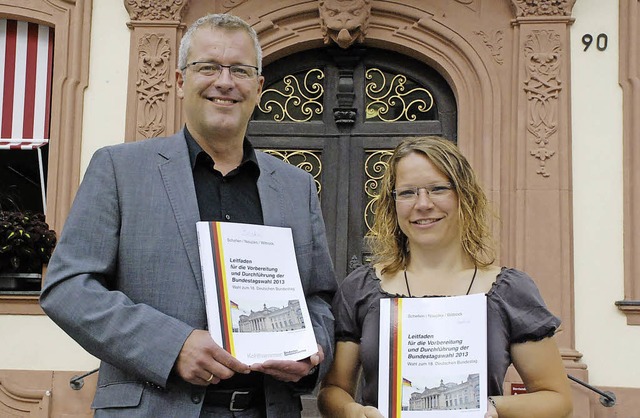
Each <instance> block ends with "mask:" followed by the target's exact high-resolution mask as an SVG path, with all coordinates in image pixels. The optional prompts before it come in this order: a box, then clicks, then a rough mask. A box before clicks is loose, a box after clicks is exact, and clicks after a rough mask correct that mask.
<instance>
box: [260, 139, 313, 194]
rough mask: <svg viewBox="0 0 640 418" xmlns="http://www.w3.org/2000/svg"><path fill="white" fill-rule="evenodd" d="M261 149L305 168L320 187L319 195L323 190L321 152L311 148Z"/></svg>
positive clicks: (286, 161)
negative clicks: (310, 149)
mask: <svg viewBox="0 0 640 418" xmlns="http://www.w3.org/2000/svg"><path fill="white" fill-rule="evenodd" d="M260 151H262V152H264V153H267V154H270V155H273V156H274V157H276V158H279V159H281V160H282V161H284V162H285V163H289V164H291V165H295V166H296V167H298V168H301V169H303V170H304V171H306V172H307V173H309V174H311V176H312V177H313V181H314V182H315V183H316V188H317V189H318V196H320V192H321V190H322V184H321V183H320V178H321V174H322V160H321V159H320V158H321V154H320V153H319V152H317V151H315V152H314V151H309V150H297V149H294V150H291V149H289V150H285V149H261V150H260Z"/></svg>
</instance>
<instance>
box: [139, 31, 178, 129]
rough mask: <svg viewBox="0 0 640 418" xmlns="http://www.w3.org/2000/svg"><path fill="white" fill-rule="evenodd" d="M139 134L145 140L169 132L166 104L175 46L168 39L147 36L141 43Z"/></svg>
mask: <svg viewBox="0 0 640 418" xmlns="http://www.w3.org/2000/svg"><path fill="white" fill-rule="evenodd" d="M138 51H139V52H138V61H139V63H138V78H137V80H136V92H137V93H138V114H139V115H141V118H140V122H139V123H138V132H139V133H140V134H142V135H143V136H144V137H145V138H151V137H154V136H158V135H160V134H161V133H162V132H164V130H165V115H166V111H167V109H166V106H167V105H166V100H167V96H168V95H169V89H170V88H171V82H170V81H169V74H170V71H169V58H170V56H171V46H170V45H169V40H168V39H167V38H164V37H161V36H158V35H156V34H150V35H146V36H144V37H142V38H140V41H139V42H138Z"/></svg>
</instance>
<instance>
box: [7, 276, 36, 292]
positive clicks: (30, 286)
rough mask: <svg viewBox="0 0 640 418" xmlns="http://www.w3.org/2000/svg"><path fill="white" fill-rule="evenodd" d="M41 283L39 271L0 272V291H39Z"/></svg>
mask: <svg viewBox="0 0 640 418" xmlns="http://www.w3.org/2000/svg"><path fill="white" fill-rule="evenodd" d="M41 285H42V274H39V273H0V291H12V292H16V291H20V292H22V291H27V292H33V291H40V288H41Z"/></svg>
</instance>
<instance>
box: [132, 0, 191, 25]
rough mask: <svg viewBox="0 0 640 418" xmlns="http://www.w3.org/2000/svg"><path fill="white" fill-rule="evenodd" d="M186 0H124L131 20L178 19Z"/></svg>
mask: <svg viewBox="0 0 640 418" xmlns="http://www.w3.org/2000/svg"><path fill="white" fill-rule="evenodd" d="M187 3H188V0H124V6H125V8H126V9H127V11H128V12H129V16H130V17H131V20H171V21H179V20H180V19H181V14H182V12H183V9H184V8H185V6H186V4H187Z"/></svg>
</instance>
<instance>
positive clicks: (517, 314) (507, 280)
mask: <svg viewBox="0 0 640 418" xmlns="http://www.w3.org/2000/svg"><path fill="white" fill-rule="evenodd" d="M500 276H501V279H500V280H498V281H497V283H496V285H495V286H494V288H493V289H492V290H491V291H490V292H489V294H488V300H489V303H490V304H493V305H494V308H495V309H496V310H497V311H498V312H499V313H500V316H501V317H502V320H503V323H504V325H505V327H506V330H505V331H506V332H507V334H508V335H509V342H510V343H511V344H517V343H523V342H526V341H539V340H541V339H543V338H545V337H550V336H552V335H553V334H554V333H555V331H556V329H558V326H560V319H559V318H558V317H556V316H555V315H553V314H552V313H551V312H550V311H549V309H548V308H547V306H546V305H545V303H544V300H543V299H542V296H541V295H540V291H539V290H538V287H537V286H536V284H535V283H534V282H533V280H532V279H531V277H529V276H528V275H527V274H526V273H524V272H522V271H519V270H516V269H503V271H502V273H501V274H500Z"/></svg>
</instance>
